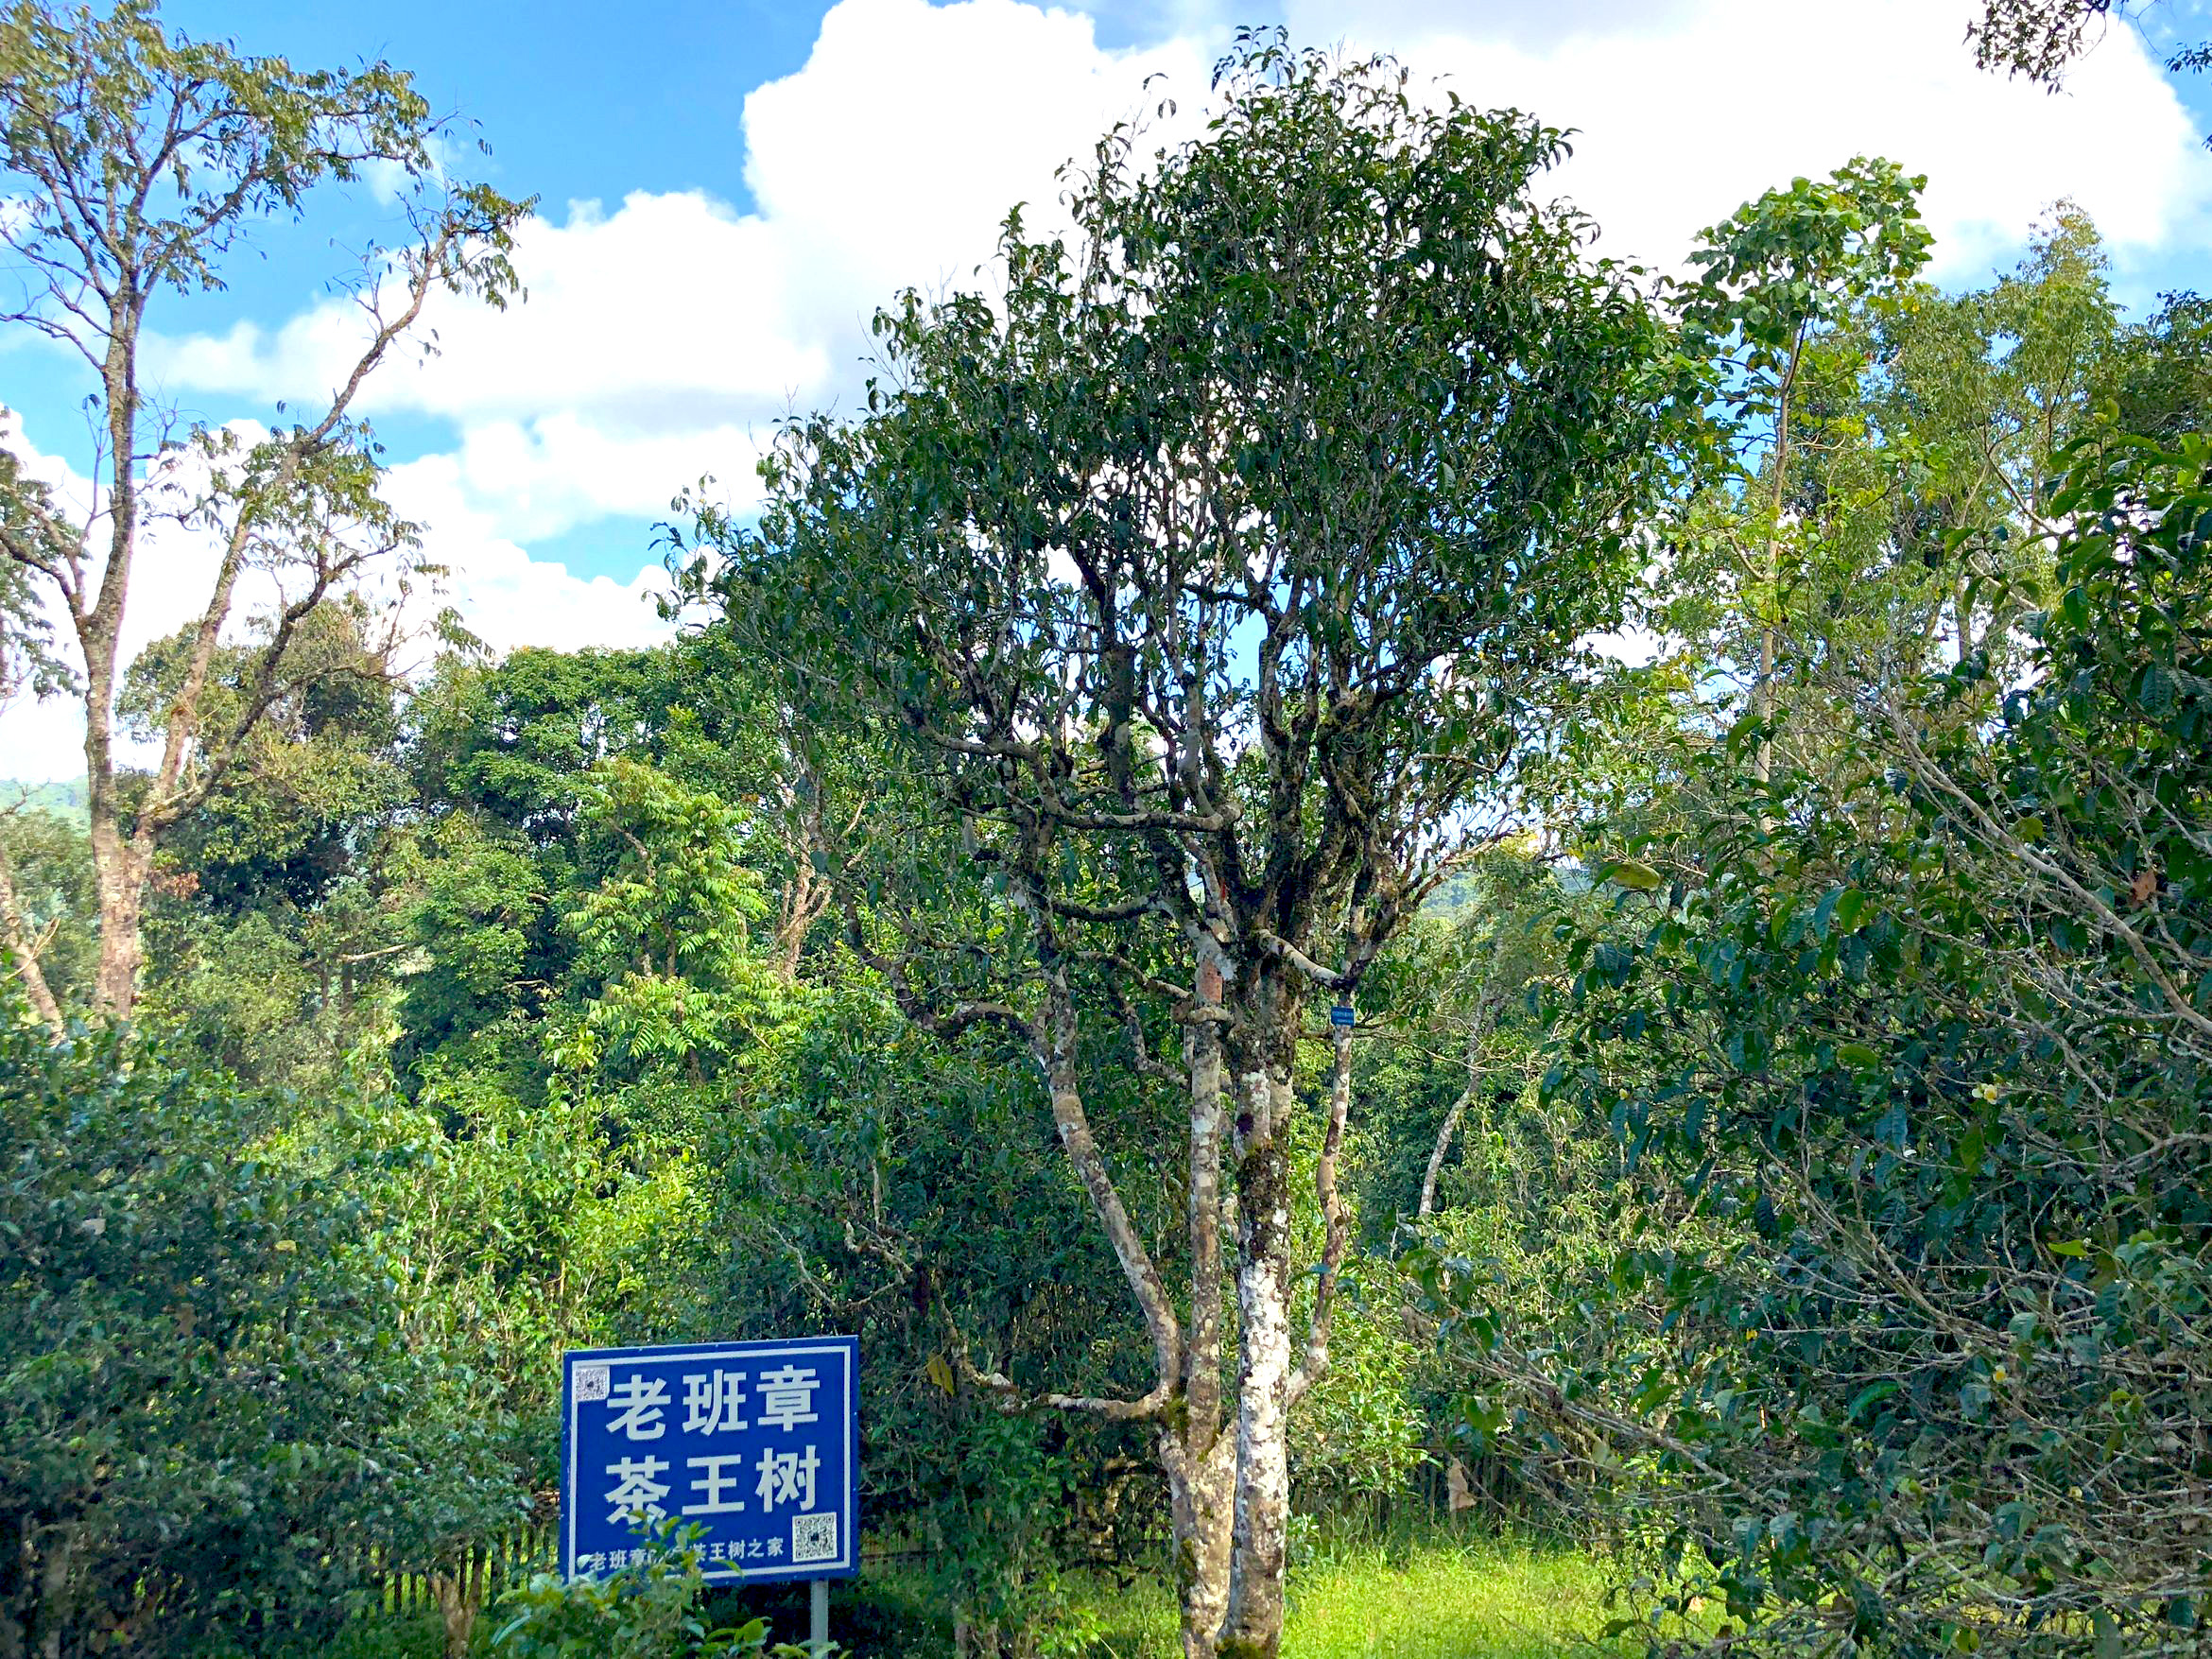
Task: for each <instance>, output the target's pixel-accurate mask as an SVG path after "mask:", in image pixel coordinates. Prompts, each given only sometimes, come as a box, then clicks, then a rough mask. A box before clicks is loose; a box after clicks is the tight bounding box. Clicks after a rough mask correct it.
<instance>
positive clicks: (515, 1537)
mask: <svg viewBox="0 0 2212 1659" xmlns="http://www.w3.org/2000/svg"><path fill="white" fill-rule="evenodd" d="M554 1564H555V1548H554V1527H553V1523H552V1522H551V1521H543V1522H536V1523H532V1524H531V1525H528V1526H523V1527H517V1528H515V1529H513V1530H512V1531H510V1532H506V1533H503V1534H501V1535H499V1536H498V1537H495V1538H493V1539H491V1540H489V1541H487V1542H485V1543H482V1544H477V1545H475V1546H473V1547H471V1548H470V1549H469V1550H468V1552H467V1554H466V1555H465V1556H463V1557H462V1558H461V1559H460V1560H458V1561H457V1562H455V1563H452V1564H450V1565H448V1566H446V1567H443V1568H441V1569H440V1575H439V1576H443V1577H448V1578H451V1579H452V1580H454V1581H456V1582H457V1583H458V1586H459V1589H460V1592H461V1595H462V1597H463V1598H464V1599H466V1600H468V1601H470V1602H472V1603H473V1604H474V1605H475V1606H478V1607H489V1606H491V1605H492V1604H493V1602H494V1601H496V1600H498V1599H499V1598H500V1596H501V1595H502V1594H503V1593H504V1592H505V1591H506V1590H507V1589H508V1587H509V1586H510V1585H512V1584H519V1583H521V1582H523V1581H525V1580H527V1578H528V1577H529V1576H530V1575H531V1574H532V1573H538V1572H549V1571H551V1570H552V1568H553V1566H554ZM432 1577H433V1574H432V1572H431V1570H430V1569H429V1568H427V1567H425V1566H423V1564H422V1563H421V1562H419V1561H408V1562H400V1561H395V1560H394V1559H392V1558H391V1557H390V1556H389V1555H388V1554H385V1553H384V1552H381V1551H376V1550H372V1551H371V1552H370V1557H369V1580H370V1582H371V1583H372V1584H373V1585H375V1587H376V1605H378V1606H379V1607H381V1608H382V1609H383V1610H384V1611H385V1612H387V1613H415V1612H421V1611H425V1610H427V1609H430V1608H433V1607H436V1606H438V1604H439V1602H438V1592H437V1590H436V1588H435V1587H434V1586H433V1585H432V1583H431V1579H432Z"/></svg>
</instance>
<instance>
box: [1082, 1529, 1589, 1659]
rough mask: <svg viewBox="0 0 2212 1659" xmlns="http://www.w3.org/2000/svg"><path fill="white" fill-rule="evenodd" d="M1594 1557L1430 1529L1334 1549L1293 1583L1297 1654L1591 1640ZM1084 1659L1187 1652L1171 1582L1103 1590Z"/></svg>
mask: <svg viewBox="0 0 2212 1659" xmlns="http://www.w3.org/2000/svg"><path fill="white" fill-rule="evenodd" d="M1604 1594H1605V1576H1604V1573H1603V1571H1602V1570H1601V1569H1600V1568H1599V1566H1598V1565H1597V1564H1593V1563H1592V1562H1591V1561H1590V1560H1589V1559H1588V1558H1587V1557H1584V1556H1582V1555H1580V1554H1578V1553H1575V1552H1572V1551H1568V1550H1562V1549H1556V1548H1550V1547H1542V1546H1536V1545H1531V1544H1527V1543H1522V1542H1518V1541H1515V1540H1511V1539H1497V1538H1455V1537H1452V1536H1451V1535H1449V1534H1443V1533H1430V1534H1427V1535H1426V1536H1417V1537H1414V1538H1411V1539H1406V1538H1400V1539H1395V1540H1391V1541H1390V1542H1387V1543H1378V1542H1374V1541H1367V1542H1347V1543H1339V1544H1334V1545H1329V1546H1324V1547H1322V1548H1321V1549H1319V1550H1317V1551H1316V1552H1315V1554H1314V1556H1313V1558H1312V1559H1310V1560H1309V1561H1307V1562H1306V1563H1305V1564H1304V1565H1302V1566H1301V1567H1299V1568H1298V1569H1297V1570H1296V1571H1294V1572H1293V1573H1292V1575H1291V1580H1290V1614H1289V1618H1288V1620H1287V1624H1286V1626H1285V1629H1284V1633H1283V1652H1284V1654H1285V1655H1286V1659H1368V1656H1369V1655H1374V1659H1532V1656H1534V1655H1539V1654H1543V1655H1550V1654H1557V1653H1561V1652H1564V1651H1567V1650H1572V1649H1575V1648H1579V1647H1582V1646H1584V1645H1585V1644H1586V1643H1587V1642H1588V1640H1589V1638H1590V1637H1591V1636H1592V1635H1593V1634H1594V1633H1596V1631H1597V1629H1598V1627H1599V1625H1600V1624H1602V1623H1603V1622H1604V1617H1605V1614H1604V1608H1603V1599H1604ZM1086 1611H1087V1612H1088V1614H1089V1618H1085V1619H1084V1622H1085V1623H1088V1622H1090V1618H1096V1619H1097V1624H1096V1625H1095V1626H1093V1628H1094V1629H1095V1630H1096V1632H1097V1635H1096V1638H1095V1639H1094V1640H1093V1641H1092V1642H1091V1644H1090V1645H1089V1647H1088V1648H1087V1649H1086V1650H1083V1653H1084V1659H1168V1656H1170V1655H1174V1654H1178V1653H1180V1651H1181V1650H1180V1648H1179V1647H1178V1646H1177V1643H1176V1639H1175V1608H1174V1604H1173V1601H1172V1599H1170V1597H1169V1595H1168V1592H1167V1589H1166V1585H1165V1584H1162V1583H1159V1582H1157V1581H1150V1582H1146V1583H1141V1584H1140V1585H1139V1586H1138V1587H1137V1588H1135V1589H1133V1590H1130V1591H1125V1592H1124V1591H1116V1590H1115V1589H1114V1587H1113V1586H1111V1585H1107V1586H1104V1587H1102V1588H1101V1590H1100V1591H1099V1593H1098V1596H1097V1600H1096V1602H1095V1603H1094V1604H1093V1606H1092V1607H1090V1608H1089V1609H1087V1610H1086Z"/></svg>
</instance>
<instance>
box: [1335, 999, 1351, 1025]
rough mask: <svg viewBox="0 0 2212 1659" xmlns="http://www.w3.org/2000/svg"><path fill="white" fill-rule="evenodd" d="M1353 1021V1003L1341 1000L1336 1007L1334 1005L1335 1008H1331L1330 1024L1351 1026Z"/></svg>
mask: <svg viewBox="0 0 2212 1659" xmlns="http://www.w3.org/2000/svg"><path fill="white" fill-rule="evenodd" d="M1351 1023H1352V1005H1351V1004H1350V1003H1348V1002H1339V1003H1338V1004H1337V1006H1336V1007H1334V1008H1332V1009H1330V1010H1329V1024H1330V1025H1332V1026H1349V1025H1350V1024H1351Z"/></svg>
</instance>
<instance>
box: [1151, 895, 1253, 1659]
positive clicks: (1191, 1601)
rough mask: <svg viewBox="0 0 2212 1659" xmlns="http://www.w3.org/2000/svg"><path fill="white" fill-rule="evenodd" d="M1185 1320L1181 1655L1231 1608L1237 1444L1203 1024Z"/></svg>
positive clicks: (1210, 1053) (1177, 1527) (1178, 1550)
mask: <svg viewBox="0 0 2212 1659" xmlns="http://www.w3.org/2000/svg"><path fill="white" fill-rule="evenodd" d="M1200 950H1201V956H1200V962H1199V972H1198V990H1199V997H1198V1001H1199V1003H1200V1005H1201V1013H1204V1012H1210V1011H1213V1010H1217V1009H1218V1008H1219V1006H1220V994H1221V981H1222V974H1221V969H1220V964H1219V959H1218V951H1217V950H1216V949H1214V948H1213V942H1212V941H1211V940H1210V939H1206V938H1203V937H1201V940H1200ZM1187 1047H1188V1051H1189V1056H1190V1185H1189V1193H1188V1212H1187V1217H1186V1226H1187V1229H1188V1232H1189V1235H1190V1322H1189V1325H1188V1328H1187V1330H1186V1331H1185V1333H1184V1366H1183V1378H1184V1400H1183V1404H1184V1412H1183V1422H1182V1424H1181V1425H1180V1426H1164V1427H1163V1428H1162V1429H1161V1431H1160V1440H1161V1445H1160V1452H1161V1461H1162V1463H1163V1464H1164V1465H1165V1466H1166V1470H1167V1491H1168V1497H1169V1509H1170V1515H1171V1519H1172V1522H1173V1525H1174V1536H1175V1588H1176V1601H1177V1607H1178V1611H1179V1614H1180V1617H1181V1624H1182V1633H1183V1651H1184V1659H1212V1654H1213V1652H1214V1639H1215V1637H1216V1635H1217V1634H1218V1633H1219V1632H1220V1629H1221V1621H1222V1619H1223V1617H1224V1616H1226V1615H1227V1613H1228V1610H1229V1544H1230V1538H1229V1534H1230V1524H1231V1521H1232V1519H1233V1517H1234V1514H1235V1508H1236V1505H1235V1489H1234V1484H1233V1476H1234V1474H1235V1469H1234V1465H1233V1463H1232V1461H1231V1459H1232V1456H1233V1455H1234V1452H1235V1449H1236V1442H1235V1441H1233V1440H1231V1439H1229V1438H1227V1437H1225V1436H1224V1435H1223V1434H1222V1432H1221V1315H1222V1311H1223V1297H1222V1273H1221V1201H1222V1194H1221V1143H1222V1138H1223V1135H1224V1133H1225V1132H1226V1130H1227V1124H1226V1121H1225V1115H1224V1112H1223V1108H1222V1099H1221V1073H1222V1064H1221V1033H1220V1028H1219V1027H1218V1025H1216V1024H1214V1023H1211V1021H1201V1023H1200V1024H1198V1025H1197V1026H1195V1027H1194V1028H1192V1030H1191V1033H1190V1037H1189V1040H1188V1044H1187Z"/></svg>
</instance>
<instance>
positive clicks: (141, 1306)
mask: <svg viewBox="0 0 2212 1659" xmlns="http://www.w3.org/2000/svg"><path fill="white" fill-rule="evenodd" d="M269 1111H270V1108H269V1103H268V1102H267V1101H266V1100H264V1099H262V1098H259V1097H255V1096H253V1095H251V1094H250V1093H247V1092H245V1091H242V1090H240V1089H238V1088H237V1087H235V1086H234V1085H233V1084H231V1083H229V1082H228V1081H227V1080H223V1079H221V1078H216V1077H209V1076H205V1075H200V1074H196V1073H195V1072H193V1071H190V1070H187V1069H183V1068H181V1067H180V1066H179V1065H178V1064H177V1063H175V1062H174V1061H173V1059H172V1058H171V1057H170V1056H169V1055H167V1054H166V1053H164V1051H162V1050H160V1049H158V1048H155V1047H152V1046H147V1045H145V1044H143V1043H139V1042H137V1041H134V1040H132V1039H130V1038H128V1037H123V1036H118V1035H114V1034H112V1033H101V1034H87V1033H84V1032H82V1031H79V1032H78V1033H77V1034H75V1035H74V1036H72V1037H71V1038H70V1039H69V1040H68V1041H66V1042H63V1043H60V1044H57V1045H49V1043H48V1042H47V1041H46V1039H45V1034H44V1032H43V1029H42V1030H33V1029H31V1028H28V1027H26V1024H25V1022H24V1021H23V1019H22V1017H21V1014H20V1011H19V1010H18V1009H17V1008H16V1007H14V1006H0V1305H4V1306H5V1307H6V1308H7V1309H8V1318H7V1319H6V1321H5V1322H0V1651H9V1652H38V1653H42V1654H49V1655H60V1656H68V1655H74V1654H77V1653H81V1652H86V1651H93V1650H103V1649H105V1650H127V1651H130V1652H133V1653H164V1652H182V1651H186V1650H193V1649H195V1648H196V1647H206V1646H217V1647H230V1646H243V1647H248V1648H253V1647H257V1646H260V1645H262V1644H263V1643H264V1642H266V1641H267V1640H268V1639H269V1638H271V1637H273V1636H276V1635H278V1634H281V1633H287V1632H288V1633H295V1634H296V1633H299V1631H300V1630H301V1628H302V1627H303V1626H304V1627H311V1628H323V1627H327V1626H329V1625H331V1624H333V1623H335V1622H336V1620H337V1618H338V1617H340V1616H342V1614H343V1612H344V1610H345V1608H346V1606H347V1605H348V1603H349V1600H350V1599H352V1596H353V1593H354V1591H355V1589H356V1587H357V1586H358V1585H359V1583H360V1582H361V1581H362V1579H363V1577H364V1576H365V1574H366V1571H367V1568H368V1565H369V1561H368V1551H369V1547H371V1546H372V1545H376V1546H379V1547H383V1548H385V1549H388V1550H397V1551H401V1552H403V1553H405V1554H408V1555H412V1556H414V1557H415V1558H417V1559H425V1560H426V1559H429V1558H431V1557H433V1556H434V1555H435V1553H436V1551H437V1550H438V1549H439V1547H441V1545H442V1544H443V1543H445V1542H447V1541H449V1540H452V1539H456V1538H459V1537H464V1536H467V1535H469V1534H470V1533H471V1532H472V1531H474V1530H475V1529H479V1528H487V1527H490V1526H493V1525H495V1524H497V1519H498V1517H499V1516H501V1515H502V1514H503V1513H508V1512H511V1510H512V1507H513V1502H512V1488H511V1483H510V1482H509V1481H508V1480H507V1479H506V1478H504V1477H503V1475H502V1473H501V1460H500V1459H499V1458H498V1457H497V1456H496V1455H495V1453H496V1449H497V1448H496V1437H497V1433H498V1429H499V1424H498V1421H497V1418H496V1414H494V1413H487V1412H485V1411H483V1410H481V1409H480V1408H478V1406H477V1403H476V1402H475V1398H474V1394H473V1389H472V1386H471V1382H470V1379H469V1377H468V1375H467V1374H465V1373H463V1372H459V1371H457V1370H455V1369H453V1368H450V1367H449V1366H447V1365H446V1364H445V1363H444V1361H443V1360H442V1359H441V1357H440V1355H439V1354H438V1353H437V1352H436V1351H435V1350H430V1349H419V1348H417V1347H415V1346H413V1345H411V1344H410V1342H409V1341H408V1340H407V1339H406V1333H404V1332H403V1331H402V1330H401V1329H400V1328H399V1327H398V1325H397V1323H396V1322H395V1320H394V1319H393V1318H392V1317H391V1313H390V1310H389V1305H387V1304H386V1303H385V1302H384V1301H383V1300H382V1299H381V1298H380V1296H379V1294H378V1288H377V1287H378V1282H379V1274H378V1272H377V1270H376V1263H375V1261H374V1260H373V1258H372V1256H371V1255H370V1254H369V1253H368V1252H367V1250H366V1249H365V1247H364V1246H362V1244H361V1243H360V1241H359V1237H360V1229H359V1227H358V1218H357V1217H356V1215H355V1213H354V1208H353V1206H352V1205H351V1203H350V1202H349V1201H347V1200H346V1199H345V1198H344V1197H343V1196H342V1190H341V1185H342V1184H341V1182H340V1181H338V1180H322V1181H316V1180H309V1179H307V1178H305V1177H303V1176H302V1175H300V1174H298V1173H297V1172H296V1171H295V1170H293V1169H291V1168H290V1167H288V1166H286V1165H285V1164H283V1163H280V1162H278V1161H275V1160H274V1159H272V1158H271V1157H269V1156H268V1155H266V1153H265V1151H264V1150H263V1149H262V1143H261V1141H260V1139H259V1137H260V1136H261V1135H262V1133H263V1132H264V1131H265V1130H266V1129H267V1128H268V1117H269Z"/></svg>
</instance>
